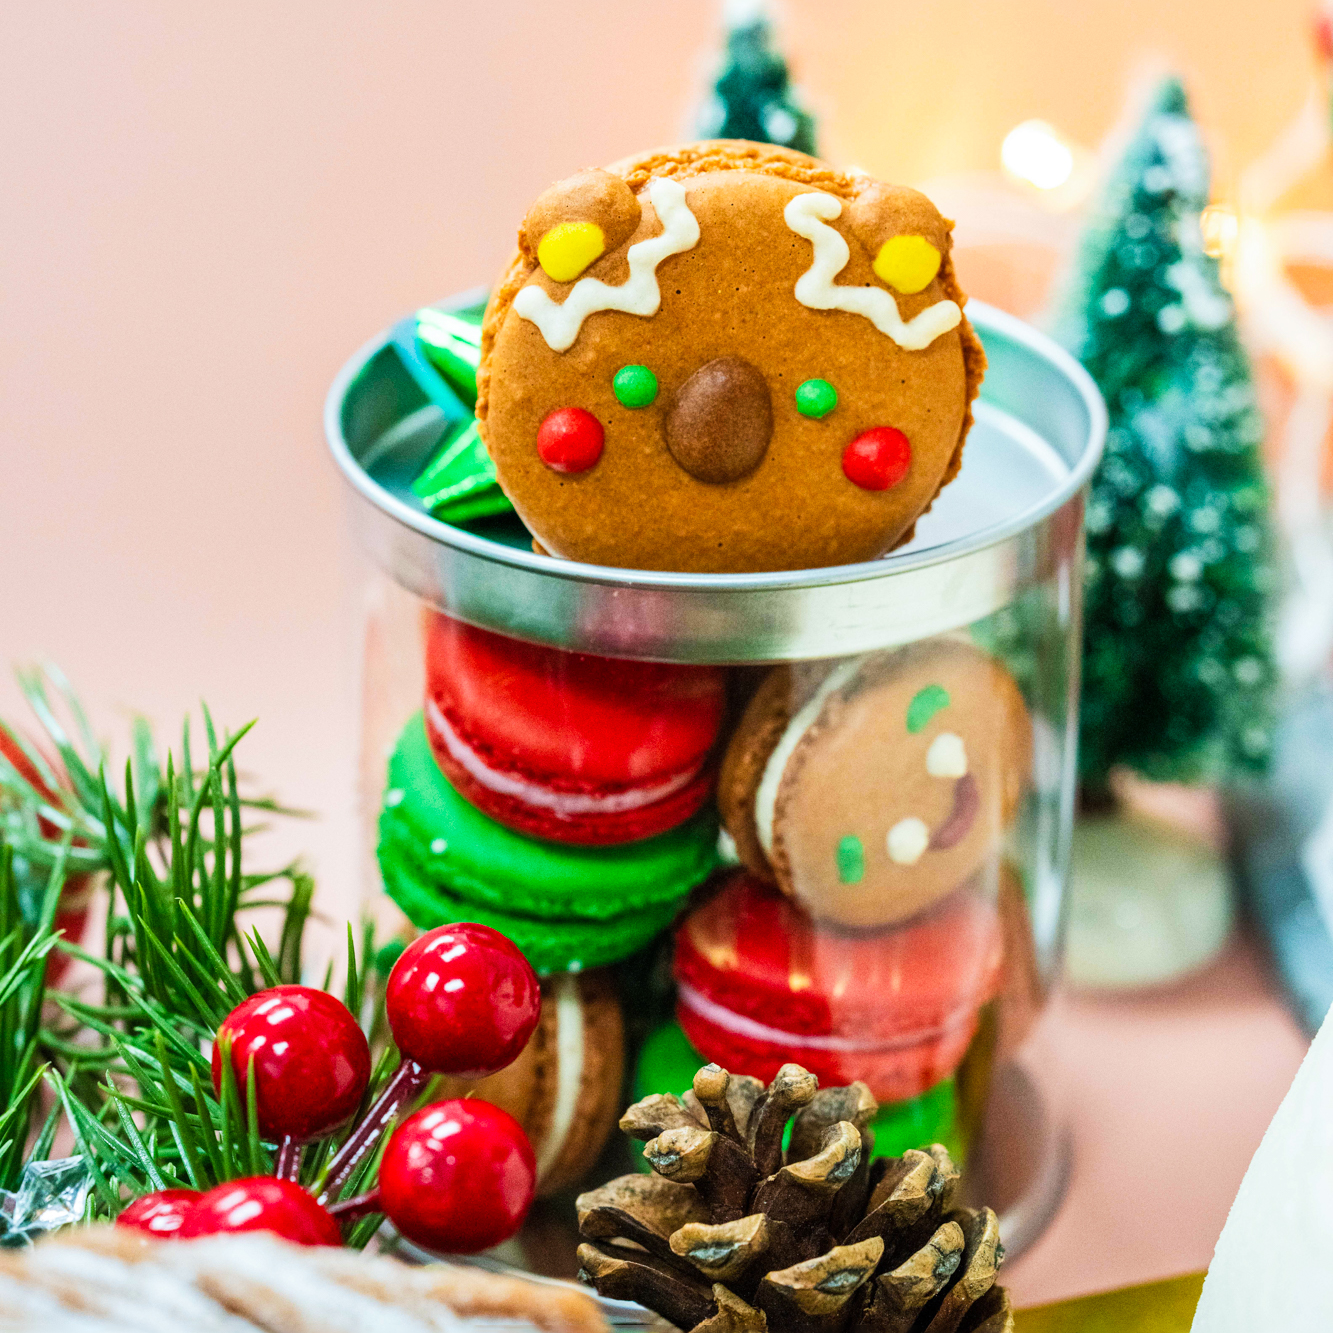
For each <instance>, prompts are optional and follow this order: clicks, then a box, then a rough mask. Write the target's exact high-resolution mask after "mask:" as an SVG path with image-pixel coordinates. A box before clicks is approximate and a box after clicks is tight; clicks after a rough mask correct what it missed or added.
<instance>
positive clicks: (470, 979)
mask: <svg viewBox="0 0 1333 1333" xmlns="http://www.w3.org/2000/svg"><path fill="white" fill-rule="evenodd" d="M384 1009H385V1013H386V1014H387V1015H388V1019H389V1027H390V1028H391V1029H392V1030H393V1039H394V1041H395V1042H397V1044H398V1049H399V1051H400V1052H401V1053H402V1055H403V1058H404V1059H405V1060H415V1061H416V1063H417V1064H419V1065H420V1066H421V1067H422V1068H423V1069H426V1070H429V1071H431V1072H432V1073H436V1074H458V1075H461V1076H463V1077H465V1078H482V1077H483V1076H485V1075H486V1074H493V1073H495V1072H496V1071H497V1070H500V1069H503V1068H504V1067H505V1066H506V1065H508V1064H512V1063H513V1061H514V1060H515V1059H517V1058H518V1055H519V1053H520V1052H521V1051H522V1050H523V1048H524V1047H525V1046H526V1045H527V1044H528V1038H529V1037H531V1036H532V1033H533V1029H534V1028H536V1026H537V1018H538V1016H539V1015H540V1013H541V990H540V988H539V987H538V985H537V974H536V973H535V972H534V971H533V970H532V965H531V964H530V963H529V962H528V960H527V959H526V958H525V957H524V956H523V953H522V951H521V950H520V949H519V947H518V946H517V945H516V944H514V943H513V942H512V941H511V940H509V939H507V938H506V937H505V936H503V935H501V934H500V932H499V931H498V930H492V929H491V928H490V927H489V926H481V925H475V924H473V923H470V922H465V923H463V924H461V925H456V926H437V927H436V928H435V929H434V930H429V931H427V932H426V933H425V934H424V935H422V936H421V937H420V938H418V939H416V940H413V941H412V943H411V944H409V945H408V946H407V948H406V949H404V950H403V952H402V955H401V957H400V958H399V959H398V961H397V962H396V963H395V964H394V968H393V971H392V973H390V975H389V984H388V986H387V988H386V989H385V992H384Z"/></svg>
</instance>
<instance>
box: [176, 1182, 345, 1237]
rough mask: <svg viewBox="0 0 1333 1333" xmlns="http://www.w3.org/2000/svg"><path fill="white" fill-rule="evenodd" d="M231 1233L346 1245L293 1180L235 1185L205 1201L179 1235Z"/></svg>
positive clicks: (322, 1211) (332, 1222) (213, 1192)
mask: <svg viewBox="0 0 1333 1333" xmlns="http://www.w3.org/2000/svg"><path fill="white" fill-rule="evenodd" d="M227 1231H271V1232H273V1234H274V1235H276V1236H281V1237H282V1238H283V1240H290V1241H293V1242H294V1243H295V1244H297V1245H341V1244H342V1232H341V1230H340V1229H339V1227H338V1223H337V1222H336V1221H335V1220H334V1219H333V1217H332V1216H331V1215H330V1214H329V1212H328V1210H327V1209H325V1208H322V1207H321V1206H320V1205H319V1204H318V1203H316V1202H315V1200H314V1197H313V1196H312V1195H311V1194H310V1193H309V1192H308V1191H306V1190H303V1189H302V1188H301V1187H300V1185H298V1184H296V1182H295V1181H292V1180H277V1179H275V1178H274V1177H272V1176H252V1177H250V1178H249V1179H248V1180H229V1181H227V1182H226V1183H225V1184H223V1185H217V1186H215V1187H214V1188H213V1189H211V1190H209V1191H208V1193H207V1194H205V1195H204V1196H203V1197H202V1198H200V1199H199V1200H198V1201H197V1202H196V1203H195V1205H194V1207H192V1208H191V1209H189V1211H188V1212H187V1213H186V1214H185V1218H184V1220H183V1221H182V1223H181V1226H180V1229H179V1230H178V1231H177V1232H176V1235H177V1236H179V1237H180V1238H181V1239H182V1240H187V1239H190V1238H191V1237H194V1236H213V1235H217V1234H218V1233H220V1232H227Z"/></svg>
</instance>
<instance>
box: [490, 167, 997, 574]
mask: <svg viewBox="0 0 1333 1333" xmlns="http://www.w3.org/2000/svg"><path fill="white" fill-rule="evenodd" d="M952 226H953V224H952V223H951V222H950V221H948V219H947V218H945V217H943V216H942V215H941V214H940V212H939V210H938V209H937V208H936V207H935V206H934V205H933V204H932V203H931V202H930V200H929V199H927V198H926V197H925V196H924V195H922V194H920V193H918V192H917V191H915V190H911V189H908V188H906V187H901V186H890V185H886V184H883V183H881V182H877V181H874V180H872V179H871V178H870V177H868V176H865V175H862V174H859V173H847V172H843V171H839V170H838V169H837V168H835V167H833V166H830V165H829V164H828V163H826V162H821V161H819V160H818V159H816V158H812V157H807V156H805V155H804V154H802V153H795V152H792V151H791V150H790V149H786V148H780V147H777V146H775V145H771V144H757V143H748V142H742V141H736V140H708V141H704V142H701V143H694V144H686V145H681V146H678V147H674V148H669V149H663V150H656V151H653V152H648V153H643V154H639V155H637V156H635V157H633V158H627V159H625V160H624V161H621V162H617V163H614V164H612V165H611V166H610V167H608V168H606V169H605V170H597V169H595V170H591V171H581V172H579V173H578V174H577V175H574V176H571V177H568V178H567V179H565V180H562V181H558V182H556V183H555V184H554V185H552V186H550V187H549V188H548V189H547V190H545V191H544V192H543V193H542V194H541V195H540V196H539V197H538V198H537V199H536V200H535V201H534V203H533V204H532V206H531V207H530V208H529V210H528V213H527V216H526V217H525V218H524V220H523V224H522V227H521V228H520V231H519V247H518V252H517V253H516V254H515V255H514V256H513V259H512V260H511V262H510V266H509V268H508V270H507V271H506V273H505V275H504V277H503V278H502V280H501V281H500V282H499V283H498V284H497V285H496V287H495V289H494V291H493V292H492V294H491V299H490V303H489V305H488V306H487V311H486V318H485V322H484V324H483V326H482V344H481V364H480V366H479V368H478V377H477V404H476V414H477V424H478V429H479V430H480V432H481V437H482V439H483V441H484V442H485V444H486V448H487V450H488V452H489V454H490V457H491V459H492V460H493V461H494V463H495V468H496V473H497V476H498V478H499V482H500V485H501V487H502V488H503V489H504V492H505V494H506V495H507V496H508V497H509V498H510V500H511V501H512V502H513V504H514V508H515V509H516V510H517V511H518V514H519V517H520V518H522V520H523V522H524V523H525V524H526V525H527V527H528V528H529V530H530V531H531V532H532V534H533V536H534V538H535V539H536V548H537V549H538V550H545V551H548V552H550V553H551V554H552V555H556V556H561V557H563V558H565V559H569V560H583V561H588V562H591V563H593V564H599V565H615V566H619V567H622V568H634V569H654V570H686V571H696V572H702V571H713V572H717V571H744V570H772V569H808V568H816V567H820V566H826V565H840V564H848V563H851V562H854V561H860V560H871V559H874V558H875V557H877V556H880V555H883V554H884V553H885V552H886V551H888V550H890V549H892V548H893V547H895V546H898V545H900V544H901V543H902V542H904V541H906V540H908V539H909V538H910V536H911V533H912V530H913V527H914V525H915V523H916V521H917V519H918V518H919V517H920V516H921V515H922V514H923V513H924V512H925V511H926V510H927V509H928V508H929V507H930V505H931V503H932V502H933V501H934V499H935V496H936V495H937V494H938V493H939V491H940V488H941V487H942V486H944V485H946V484H947V483H948V482H949V481H950V480H952V478H953V477H954V476H955V475H956V474H957V472H958V469H959V466H960V464H961V461H962V450H963V445H964V441H965V440H966V437H967V433H968V430H969V428H970V426H971V424H972V402H973V399H975V397H976V395H977V390H978V388H979V387H980V384H981V377H982V373H983V370H984V367H985V359H986V358H985V353H984V352H983V351H982V348H981V344H980V342H979V341H978V339H977V337H976V335H975V334H974V333H973V331H972V329H971V327H970V325H969V324H968V322H967V320H966V318H965V317H964V315H963V313H962V307H963V305H964V304H965V302H966V299H967V298H966V297H965V295H964V294H963V292H962V291H961V290H960V289H959V286H958V281H957V278H956V276H955V274H954V271H953V263H952V260H951V259H950V249H951V245H952V237H951V229H952ZM575 439H577V447H570V441H572V440H575Z"/></svg>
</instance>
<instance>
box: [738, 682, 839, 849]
mask: <svg viewBox="0 0 1333 1333" xmlns="http://www.w3.org/2000/svg"><path fill="white" fill-rule="evenodd" d="M864 660H865V659H864V657H849V658H848V659H847V660H846V661H845V662H840V663H838V665H837V666H836V667H834V668H833V670H832V671H830V672H829V674H828V675H827V676H826V677H825V678H824V680H823V681H822V683H821V684H820V686H819V688H818V689H817V690H816V691H815V692H814V694H813V695H811V697H810V699H809V700H808V702H807V703H806V704H805V705H804V707H802V708H799V709H797V711H796V714H795V715H794V716H793V717H792V720H791V721H790V722H788V723H787V729H786V730H785V731H784V732H783V733H782V737H781V739H780V740H779V741H778V743H777V745H775V746H774V747H773V753H772V754H771V755H769V756H768V763H767V764H765V765H764V775H763V777H762V778H760V779H759V787H758V789H757V790H756V792H755V794H754V822H755V828H756V830H757V831H758V833H759V845H760V846H761V847H762V848H763V849H764V855H765V856H767V857H768V858H769V860H772V859H773V812H774V811H775V810H776V808H777V803H778V789H779V788H780V787H781V786H782V778H783V775H784V774H785V773H786V771H787V762H788V760H790V759H791V757H792V755H793V754H795V753H796V747H797V746H798V745H799V744H800V743H801V739H802V737H803V736H804V735H805V733H806V732H807V731H809V730H810V728H811V727H812V726H813V725H814V722H815V719H816V718H817V717H818V716H819V714H820V712H821V711H822V710H823V707H824V704H825V703H826V702H827V700H828V698H829V696H830V695H831V694H834V693H836V692H837V691H838V690H840V689H842V687H843V686H844V685H846V684H847V682H848V681H849V680H851V678H852V677H853V676H854V675H856V672H857V670H858V669H859V667H860V665H861V663H862V662H863V661H864Z"/></svg>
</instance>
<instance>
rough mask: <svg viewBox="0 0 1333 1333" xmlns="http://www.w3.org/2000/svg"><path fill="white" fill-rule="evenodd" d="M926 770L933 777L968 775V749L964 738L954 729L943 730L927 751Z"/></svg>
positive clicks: (960, 776)
mask: <svg viewBox="0 0 1333 1333" xmlns="http://www.w3.org/2000/svg"><path fill="white" fill-rule="evenodd" d="M926 772H927V773H929V774H930V776H931V777H932V778H962V777H966V776H967V751H966V750H965V749H964V748H963V738H962V737H961V736H955V735H954V734H953V732H952V731H942V732H940V734H939V735H938V736H936V737H935V739H934V740H933V741H931V743H930V749H929V750H927V751H926Z"/></svg>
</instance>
